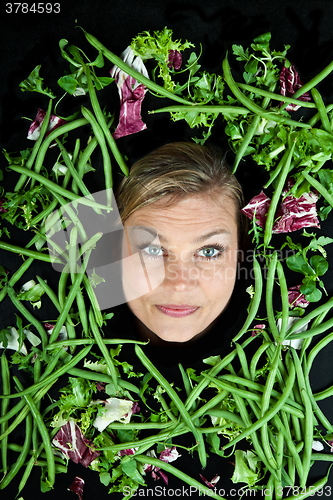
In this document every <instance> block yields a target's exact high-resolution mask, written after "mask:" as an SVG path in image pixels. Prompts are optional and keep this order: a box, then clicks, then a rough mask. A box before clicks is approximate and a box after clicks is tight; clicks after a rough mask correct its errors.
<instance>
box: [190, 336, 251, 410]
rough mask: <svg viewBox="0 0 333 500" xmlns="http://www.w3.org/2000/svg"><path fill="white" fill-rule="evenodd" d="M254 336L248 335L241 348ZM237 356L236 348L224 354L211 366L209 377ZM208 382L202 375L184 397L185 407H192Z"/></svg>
mask: <svg viewBox="0 0 333 500" xmlns="http://www.w3.org/2000/svg"><path fill="white" fill-rule="evenodd" d="M254 338H255V337H249V338H247V339H246V340H245V341H244V342H243V343H242V344H241V345H242V347H243V348H245V347H246V346H247V345H249V344H250V343H251V342H252V341H253V340H254ZM236 356H237V350H236V349H234V350H233V351H231V352H230V353H229V354H228V355H227V356H225V357H224V358H223V359H221V361H219V362H218V363H217V364H216V365H215V366H213V367H212V368H211V369H210V370H209V372H208V375H210V376H211V377H214V376H215V375H217V374H218V373H219V372H220V371H221V370H223V368H225V367H226V366H227V365H228V364H229V363H231V362H232V361H233V359H234V358H235V357H236ZM208 384H209V381H208V379H207V378H205V377H203V378H202V379H201V380H200V382H198V384H197V385H196V387H194V388H193V390H192V392H191V394H190V396H189V397H188V398H187V399H186V402H185V408H186V409H187V410H188V409H189V408H191V407H192V405H193V403H194V401H196V399H197V398H199V396H200V394H201V392H202V391H203V390H204V388H205V387H206V386H207V385H208Z"/></svg>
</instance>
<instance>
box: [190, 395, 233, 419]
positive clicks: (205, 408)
mask: <svg viewBox="0 0 333 500" xmlns="http://www.w3.org/2000/svg"><path fill="white" fill-rule="evenodd" d="M228 395H229V391H224V390H222V391H221V392H218V393H217V394H216V395H215V396H213V397H212V398H211V399H210V400H209V401H207V403H205V404H204V405H202V406H200V408H198V409H197V410H195V412H194V413H192V414H191V418H192V420H195V419H197V418H199V417H202V415H206V414H207V415H208V414H209V412H210V411H211V409H212V408H215V407H216V406H217V405H219V404H220V403H221V401H223V399H225V398H226V397H227V396H228Z"/></svg>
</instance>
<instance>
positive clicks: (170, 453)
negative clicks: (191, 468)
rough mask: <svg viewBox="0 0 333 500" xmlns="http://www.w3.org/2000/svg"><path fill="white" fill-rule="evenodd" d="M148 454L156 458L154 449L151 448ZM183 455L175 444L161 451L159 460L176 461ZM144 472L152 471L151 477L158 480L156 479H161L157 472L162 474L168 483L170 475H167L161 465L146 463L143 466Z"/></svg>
mask: <svg viewBox="0 0 333 500" xmlns="http://www.w3.org/2000/svg"><path fill="white" fill-rule="evenodd" d="M147 456H150V457H153V458H156V453H155V451H154V450H150V451H148V452H147ZM179 457H181V455H180V454H179V453H178V451H177V448H176V447H175V446H173V447H172V448H166V449H165V450H164V451H162V452H161V453H160V456H159V457H158V458H159V460H162V461H163V462H166V463H170V462H174V461H175V460H177V458H179ZM143 470H144V472H150V473H151V477H152V478H153V479H154V480H155V481H156V479H160V478H159V477H158V475H157V473H158V474H159V475H160V476H161V478H162V479H163V481H164V482H165V484H168V481H169V480H168V476H167V475H166V473H165V472H163V471H162V470H161V469H160V467H156V466H155V465H150V464H144V466H143Z"/></svg>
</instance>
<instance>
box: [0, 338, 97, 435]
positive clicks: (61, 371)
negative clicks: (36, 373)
mask: <svg viewBox="0 0 333 500" xmlns="http://www.w3.org/2000/svg"><path fill="white" fill-rule="evenodd" d="M91 347H92V346H87V347H85V348H84V349H82V351H80V352H79V353H78V354H76V356H74V357H73V358H72V359H71V360H70V361H67V362H66V363H65V364H64V365H63V366H61V367H60V368H58V369H57V370H56V371H55V372H53V373H52V374H51V375H48V376H47V377H45V379H43V380H42V381H41V382H38V383H37V384H33V385H31V386H30V387H27V388H26V389H24V391H22V392H18V393H16V394H10V395H9V396H7V397H9V398H13V397H14V398H18V397H22V396H25V395H26V394H30V393H32V392H36V391H38V390H39V389H41V388H45V386H48V385H49V384H51V383H52V384H53V383H55V382H56V381H57V380H58V378H59V377H61V375H64V374H65V373H67V371H69V370H70V369H71V368H74V366H75V365H77V364H78V363H79V361H81V359H83V358H84V357H85V356H87V354H88V353H89V351H90V349H91ZM3 397H4V396H2V395H0V398H3ZM0 439H2V436H0Z"/></svg>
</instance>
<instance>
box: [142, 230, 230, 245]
mask: <svg viewBox="0 0 333 500" xmlns="http://www.w3.org/2000/svg"><path fill="white" fill-rule="evenodd" d="M138 230H141V231H142V230H144V231H147V232H148V233H151V235H152V236H153V237H154V238H156V237H158V238H159V239H160V241H161V242H165V243H167V242H168V240H167V238H166V237H165V236H163V235H162V234H159V233H158V232H157V230H156V229H154V228H152V227H147V226H132V231H133V232H134V231H138ZM218 234H231V232H230V231H229V230H227V229H216V230H214V231H210V232H209V233H206V234H203V235H201V236H198V237H197V238H196V239H195V240H194V241H193V243H199V242H201V241H205V240H208V239H209V238H212V237H213V236H216V235H218Z"/></svg>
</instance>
